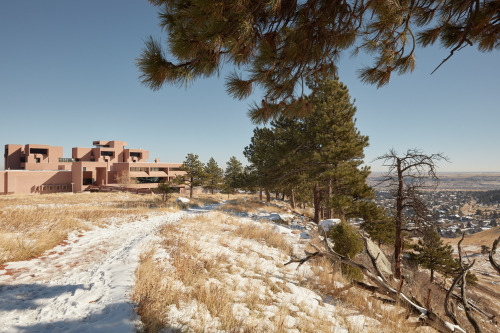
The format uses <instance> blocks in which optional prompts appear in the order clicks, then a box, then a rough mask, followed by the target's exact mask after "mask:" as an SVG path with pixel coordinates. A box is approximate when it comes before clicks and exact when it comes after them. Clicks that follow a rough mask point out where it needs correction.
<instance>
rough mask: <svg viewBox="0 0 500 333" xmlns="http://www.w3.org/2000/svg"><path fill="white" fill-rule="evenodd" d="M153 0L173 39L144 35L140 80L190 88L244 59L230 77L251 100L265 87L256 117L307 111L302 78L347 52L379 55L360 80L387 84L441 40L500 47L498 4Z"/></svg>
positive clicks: (237, 92) (332, 70) (329, 67)
mask: <svg viewBox="0 0 500 333" xmlns="http://www.w3.org/2000/svg"><path fill="white" fill-rule="evenodd" d="M149 1H150V3H152V4H153V5H155V6H158V7H160V8H161V9H160V13H159V14H160V15H159V17H160V26H161V27H162V28H163V29H164V31H165V32H166V33H167V34H168V38H166V41H167V48H166V49H163V48H162V46H161V44H160V42H158V41H155V40H154V39H153V38H152V37H151V38H150V39H149V40H147V41H146V45H145V49H144V50H143V53H142V54H141V56H140V58H139V59H138V60H137V64H138V67H139V69H140V71H141V72H142V76H141V78H142V83H143V84H145V85H146V86H148V87H150V88H151V89H154V90H157V89H160V88H161V87H162V85H164V84H172V85H177V86H185V85H186V84H187V83H189V82H190V81H191V80H193V79H196V78H200V77H201V78H203V77H208V76H213V75H218V74H219V70H220V68H221V67H222V66H223V65H224V64H232V65H236V66H238V67H241V68H245V69H246V75H245V76H243V75H239V74H238V73H236V72H235V73H233V74H231V75H229V76H228V78H227V84H226V87H227V91H228V93H229V94H231V95H232V96H234V97H235V98H238V99H243V98H246V97H248V96H249V95H251V94H252V92H253V91H254V90H255V88H256V87H257V86H258V87H260V88H262V89H263V90H264V94H265V95H264V98H263V99H262V102H261V103H258V104H255V105H254V107H253V108H252V110H251V117H252V118H253V119H254V120H256V121H262V120H269V119H271V118H275V117H276V116H277V115H279V114H287V115H289V116H302V115H304V114H309V113H310V112H311V111H312V110H311V108H310V107H309V103H308V102H307V100H306V99H305V98H304V89H303V82H304V81H305V80H307V79H308V78H312V77H318V76H320V75H325V76H327V75H334V74H336V72H337V66H338V61H339V58H340V56H341V55H342V54H345V53H346V52H350V51H354V52H355V53H356V52H357V51H359V50H364V51H366V52H367V53H368V54H372V55H373V59H374V63H373V65H372V66H369V67H365V68H363V69H361V70H360V78H361V80H362V81H364V82H367V83H370V84H376V85H377V86H382V85H384V84H387V83H388V82H389V80H390V77H391V74H392V73H393V72H395V73H398V74H403V73H410V72H412V71H413V69H414V67H415V53H416V44H419V45H420V46H422V47H426V46H428V45H432V44H434V43H435V42H436V41H438V40H439V42H440V44H441V45H443V46H445V47H447V48H449V49H450V57H451V55H453V54H454V53H455V52H456V51H458V50H460V49H461V48H462V47H464V46H466V45H474V44H475V45H476V46H477V48H478V49H479V50H481V51H492V50H494V49H498V48H499V47H500V43H499V39H500V33H499V30H500V27H499V24H498V12H499V6H500V5H499V2H498V1H474V0H463V1H456V0H443V1H441V0H440V1H437V0H435V1H433V0H429V1H410V0H401V1H390V0H382V1H351V0H349V1H331V0H304V1H283V0H265V1H264V0H255V1H241V0H234V1H216V2H214V1H211V0H189V1H187V0H149ZM167 55H169V56H172V57H173V58H174V59H175V60H174V61H177V63H174V62H172V60H168V59H167ZM448 58H449V57H448ZM448 58H447V59H448ZM447 59H445V60H444V61H446V60H447ZM444 61H443V62H444ZM282 102H283V103H285V104H283V103H282ZM285 105H286V107H285Z"/></svg>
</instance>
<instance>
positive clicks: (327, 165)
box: [244, 79, 374, 222]
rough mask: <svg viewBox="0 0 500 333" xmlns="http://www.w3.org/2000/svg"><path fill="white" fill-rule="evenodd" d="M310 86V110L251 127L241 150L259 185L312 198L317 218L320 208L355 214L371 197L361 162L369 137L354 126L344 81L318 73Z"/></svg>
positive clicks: (307, 200)
mask: <svg viewBox="0 0 500 333" xmlns="http://www.w3.org/2000/svg"><path fill="white" fill-rule="evenodd" d="M309 86H310V88H311V89H313V91H312V93H311V94H310V95H309V96H308V99H309V100H310V103H311V104H310V105H311V108H312V113H311V115H310V116H309V117H306V118H287V117H279V118H277V119H275V120H273V121H272V122H271V123H270V126H269V127H264V128H256V129H255V130H254V136H253V137H252V139H251V143H250V145H249V146H247V147H246V148H245V151H244V155H245V156H246V157H247V159H248V160H249V162H250V163H251V164H252V167H253V168H254V169H255V170H256V172H257V175H258V182H259V184H258V185H259V186H261V187H263V188H265V189H268V190H278V192H282V193H287V194H290V196H291V195H292V194H293V195H294V196H295V195H296V197H297V198H298V199H299V201H302V202H308V203H309V202H313V203H314V207H315V212H316V213H315V221H316V222H318V221H319V211H320V210H321V208H325V209H326V210H327V211H328V212H330V213H331V212H333V214H334V215H336V216H338V217H346V218H348V217H354V216H359V210H360V206H362V205H364V204H365V203H366V200H368V199H371V198H373V197H374V192H373V190H372V189H371V188H370V187H369V186H368V185H367V184H366V178H367V177H368V175H369V173H370V171H369V168H368V167H363V166H362V164H363V158H364V153H363V150H364V148H365V147H366V146H368V137H367V136H363V135H361V134H360V132H359V131H358V130H357V128H356V119H355V113H356V107H355V106H354V105H353V103H352V102H351V99H350V95H349V91H348V89H347V87H346V86H345V85H344V84H342V83H341V82H339V81H338V80H333V79H321V80H319V82H317V83H316V84H314V85H313V84H312V83H309ZM327 215H331V214H327Z"/></svg>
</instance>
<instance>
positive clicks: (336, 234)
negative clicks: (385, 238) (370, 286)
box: [328, 221, 363, 280]
mask: <svg viewBox="0 0 500 333" xmlns="http://www.w3.org/2000/svg"><path fill="white" fill-rule="evenodd" d="M328 237H329V238H330V239H331V240H332V241H333V243H334V246H333V250H334V251H335V252H337V253H339V254H341V255H343V256H346V257H349V259H352V258H354V257H355V256H356V255H357V254H358V253H359V252H361V250H363V240H362V239H361V237H360V236H359V235H358V233H357V232H356V230H355V229H354V228H353V227H352V226H351V225H350V224H349V223H347V222H346V221H341V222H340V223H339V224H337V225H336V226H335V227H333V228H331V229H330V232H329V233H328ZM341 269H342V274H343V275H344V276H345V277H347V278H350V279H354V280H362V279H363V274H362V273H361V271H360V270H359V269H357V268H354V267H351V266H348V265H345V264H342V265H341Z"/></svg>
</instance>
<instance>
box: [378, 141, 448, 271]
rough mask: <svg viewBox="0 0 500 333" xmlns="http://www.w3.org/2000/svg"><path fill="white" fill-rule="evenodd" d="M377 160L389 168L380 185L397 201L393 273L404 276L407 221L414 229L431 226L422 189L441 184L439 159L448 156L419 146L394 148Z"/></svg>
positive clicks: (444, 158) (445, 158) (445, 159)
mask: <svg viewBox="0 0 500 333" xmlns="http://www.w3.org/2000/svg"><path fill="white" fill-rule="evenodd" d="M375 160H383V161H384V163H383V166H385V167H387V168H388V170H387V172H386V173H385V174H384V177H383V179H382V181H381V182H380V183H379V185H380V184H385V185H386V186H387V187H388V188H389V189H390V190H391V192H392V193H393V196H394V199H395V201H396V211H395V214H394V218H395V222H396V230H395V233H396V241H395V245H394V277H395V278H397V279H401V261H402V254H403V231H405V230H409V229H408V228H407V225H408V224H409V223H408V222H410V221H411V222H413V225H414V227H415V228H413V229H412V230H416V229H418V227H419V226H426V225H427V226H428V224H429V222H428V219H427V215H428V214H429V210H428V209H427V205H426V203H425V202H424V201H423V200H422V199H421V191H422V190H423V189H435V188H436V187H437V186H438V184H439V179H438V177H437V175H436V169H437V166H436V163H437V162H438V161H442V160H444V161H448V158H447V157H446V156H444V155H443V154H442V153H437V154H432V155H427V154H424V153H423V152H422V151H421V150H419V149H409V150H407V151H406V153H405V154H404V155H402V156H399V155H398V153H397V152H396V151H395V150H394V149H391V150H389V152H388V153H387V154H384V155H382V156H379V157H377V158H376V159H375ZM405 213H406V214H405ZM409 216H411V218H410V217H409Z"/></svg>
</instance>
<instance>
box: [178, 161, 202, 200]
mask: <svg viewBox="0 0 500 333" xmlns="http://www.w3.org/2000/svg"><path fill="white" fill-rule="evenodd" d="M180 169H181V170H183V171H185V172H186V175H185V176H183V179H184V180H185V181H188V182H189V197H190V198H192V197H193V187H195V186H200V185H202V184H203V180H204V178H205V166H204V165H203V163H202V162H200V160H199V159H198V155H195V154H191V153H189V154H187V156H186V159H185V160H184V162H183V163H182V166H181V168H180Z"/></svg>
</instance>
